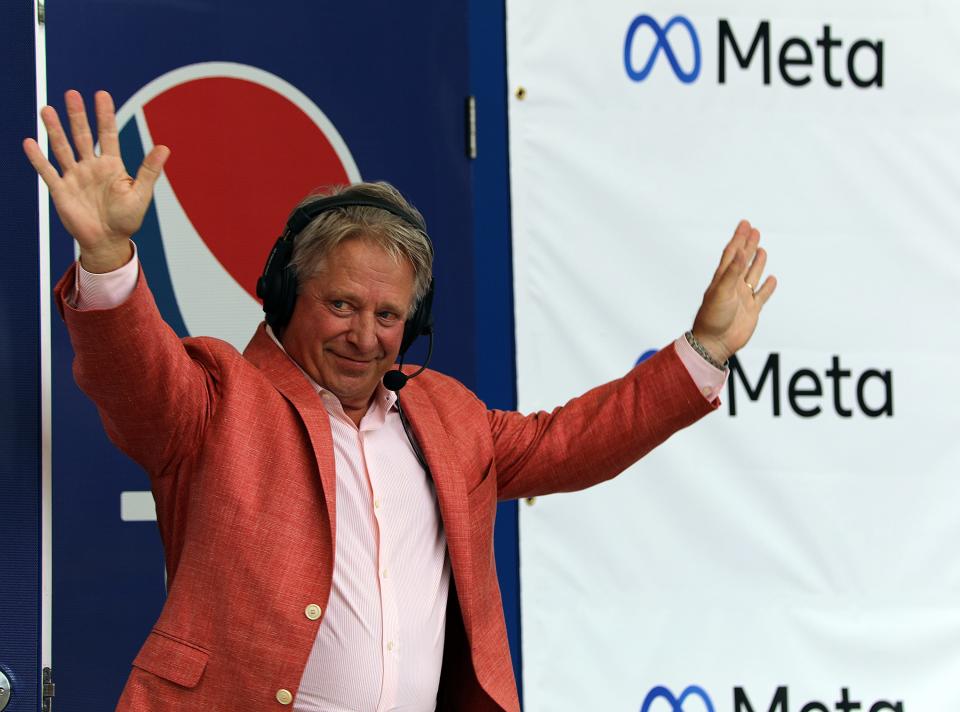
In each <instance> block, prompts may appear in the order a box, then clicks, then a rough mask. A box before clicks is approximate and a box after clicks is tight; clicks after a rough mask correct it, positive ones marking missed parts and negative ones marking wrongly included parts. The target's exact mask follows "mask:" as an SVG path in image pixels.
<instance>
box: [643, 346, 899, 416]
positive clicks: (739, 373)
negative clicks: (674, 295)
mask: <svg viewBox="0 0 960 712" xmlns="http://www.w3.org/2000/svg"><path fill="white" fill-rule="evenodd" d="M655 353H657V352H656V350H655V349H650V350H648V351H644V352H643V353H642V354H641V355H640V357H639V358H638V359H637V360H636V362H635V363H634V365H637V364H639V363H642V362H643V361H646V360H647V359H648V358H650V357H651V356H653V355H654V354H655ZM784 381H786V388H785V389H784V388H783V383H784ZM825 383H826V384H829V389H828V391H829V392H825V390H824V384H825ZM768 384H769V385H768ZM851 386H852V388H851ZM850 390H853V394H852V395H851V394H850V392H849V391H850ZM741 393H746V396H747V398H748V399H749V400H751V401H759V400H761V398H762V397H763V396H764V394H767V395H768V396H769V398H770V406H771V410H772V413H773V415H774V416H775V417H780V416H781V415H782V414H783V411H784V407H783V404H784V401H786V404H787V406H789V408H790V410H791V411H793V413H794V414H795V415H798V416H800V417H801V418H813V417H815V416H817V415H820V414H821V413H823V412H824V410H825V409H826V410H830V409H831V408H832V410H833V412H834V413H835V414H836V415H839V416H840V417H841V418H852V417H854V416H855V415H857V414H858V413H859V414H860V415H865V416H866V417H868V418H881V417H887V418H889V417H892V416H893V371H891V370H890V369H884V370H880V369H876V368H868V369H866V370H864V371H861V372H860V373H856V374H855V373H854V371H853V370H852V369H849V368H843V366H842V365H841V362H840V356H838V355H833V356H832V357H831V358H830V365H829V366H828V367H827V368H825V369H824V370H823V375H822V376H821V374H820V373H819V372H817V371H815V370H814V369H812V368H799V369H797V370H796V371H794V372H793V373H784V369H783V368H781V364H780V354H778V353H776V352H773V353H771V354H769V355H768V356H767V360H766V361H765V362H764V364H763V367H762V368H761V369H760V370H759V372H750V371H749V370H748V369H746V368H744V366H743V364H742V363H741V362H740V359H738V358H737V357H736V356H734V357H732V358H731V359H730V375H729V378H728V379H727V398H726V400H727V407H728V409H729V413H730V415H737V412H738V408H739V407H741V406H742V405H743V403H742V400H738V399H739V398H741Z"/></svg>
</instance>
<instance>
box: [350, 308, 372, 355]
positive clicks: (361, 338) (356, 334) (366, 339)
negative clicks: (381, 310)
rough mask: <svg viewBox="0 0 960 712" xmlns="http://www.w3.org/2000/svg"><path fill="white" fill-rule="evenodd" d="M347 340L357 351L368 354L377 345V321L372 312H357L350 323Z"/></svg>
mask: <svg viewBox="0 0 960 712" xmlns="http://www.w3.org/2000/svg"><path fill="white" fill-rule="evenodd" d="M347 340H348V341H349V342H350V344H351V345H353V346H354V347H355V348H356V349H357V352H358V353H360V354H363V355H364V356H369V355H370V354H372V353H373V352H374V350H375V349H376V346H377V321H376V317H375V316H374V315H373V314H372V313H366V312H358V313H357V314H356V315H355V316H354V317H353V319H352V321H351V324H350V332H349V333H348V334H347Z"/></svg>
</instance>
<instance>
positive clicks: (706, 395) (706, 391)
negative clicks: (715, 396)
mask: <svg viewBox="0 0 960 712" xmlns="http://www.w3.org/2000/svg"><path fill="white" fill-rule="evenodd" d="M712 390H713V389H712V388H707V387H704V388H701V389H700V392H701V393H703V397H704V398H709V397H710V391H712Z"/></svg>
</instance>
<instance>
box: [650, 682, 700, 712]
mask: <svg viewBox="0 0 960 712" xmlns="http://www.w3.org/2000/svg"><path fill="white" fill-rule="evenodd" d="M691 696H692V697H698V698H699V699H700V701H701V702H703V706H704V707H705V708H706V710H707V712H715V711H714V708H713V702H711V701H710V696H709V695H707V693H706V692H705V691H704V689H703V688H702V687H698V686H697V685H690V686H689V687H687V689H685V690H684V691H683V692H681V693H680V696H679V697H677V696H675V695H674V694H673V693H672V692H671V691H670V690H669V689H667V688H666V687H663V686H662V685H658V686H657V687H654V688H653V689H652V690H650V692H648V693H647V696H646V697H645V698H644V700H643V704H642V705H641V706H640V712H656V710H653V711H651V705H652V704H653V703H654V702H655V701H656V700H660V699H662V700H665V701H666V702H667V704H669V705H670V712H684V708H683V703H684V701H686V699H687V698H688V697H691ZM660 707H663V705H660ZM664 712H666V710H664Z"/></svg>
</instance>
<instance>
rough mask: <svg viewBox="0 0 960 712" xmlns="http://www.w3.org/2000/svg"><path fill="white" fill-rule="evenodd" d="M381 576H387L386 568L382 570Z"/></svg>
mask: <svg viewBox="0 0 960 712" xmlns="http://www.w3.org/2000/svg"><path fill="white" fill-rule="evenodd" d="M383 577H384V578H386V577H387V570H386V569H384V570H383Z"/></svg>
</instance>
